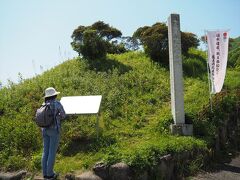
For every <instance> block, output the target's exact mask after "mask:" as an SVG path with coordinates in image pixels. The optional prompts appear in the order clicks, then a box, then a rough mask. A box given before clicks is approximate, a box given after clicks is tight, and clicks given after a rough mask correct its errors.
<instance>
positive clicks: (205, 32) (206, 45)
mask: <svg viewBox="0 0 240 180" xmlns="http://www.w3.org/2000/svg"><path fill="white" fill-rule="evenodd" d="M204 34H205V39H204V40H205V47H206V56H207V61H206V63H207V72H208V89H209V101H210V108H211V112H212V94H211V80H210V73H209V70H210V68H209V64H208V44H207V31H206V30H205V31H204Z"/></svg>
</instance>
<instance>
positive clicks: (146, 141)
mask: <svg viewBox="0 0 240 180" xmlns="http://www.w3.org/2000/svg"><path fill="white" fill-rule="evenodd" d="M191 58H193V59H194V61H198V62H196V63H197V64H199V62H200V63H202V64H204V58H205V55H204V53H203V52H200V51H198V50H191V52H190V55H189V57H188V58H187V60H188V61H192V60H191ZM194 61H193V63H192V64H191V63H189V64H188V68H189V69H190V70H188V69H185V71H188V72H187V73H185V76H184V89H185V90H184V92H185V95H184V100H185V111H186V117H187V119H188V120H190V121H193V123H196V122H199V121H198V114H199V113H200V112H201V111H202V110H203V109H204V108H203V107H204V106H207V105H209V92H208V91H209V89H208V80H207V74H206V73H204V72H202V70H201V73H194V74H192V71H191V69H193V67H191V66H194ZM238 76H239V71H238V70H236V69H229V70H228V72H227V77H226V83H225V85H224V89H225V90H226V89H227V90H230V91H232V90H235V89H236V88H239V85H240V80H239V78H237V77H238ZM169 81H170V80H169V70H168V69H166V68H164V67H162V66H160V65H158V64H155V63H152V61H151V60H150V59H149V58H148V57H146V55H145V54H144V53H141V52H137V53H136V52H129V53H125V54H121V55H108V57H107V59H106V60H95V61H93V62H91V63H88V62H86V61H85V60H82V59H80V58H76V59H73V60H68V61H66V62H64V63H63V64H61V65H59V66H56V67H54V68H52V69H50V70H48V71H46V72H44V73H43V74H42V75H39V76H37V77H35V78H32V79H26V80H23V81H21V82H19V83H18V84H13V83H10V84H9V85H8V87H5V88H3V89H1V90H0V99H1V101H0V123H1V126H0V167H1V168H0V169H2V170H17V169H20V168H27V169H29V170H31V171H34V170H39V168H40V159H41V151H42V150H41V149H42V147H41V146H42V142H41V141H42V140H41V132H40V130H39V128H38V127H37V126H36V125H35V124H34V122H33V120H34V115H35V111H36V108H37V107H39V106H40V104H41V103H42V101H43V98H42V97H43V96H44V89H45V88H47V87H49V86H53V87H55V88H56V89H57V90H58V91H60V92H61V94H60V96H59V97H58V98H59V99H60V98H61V96H70V95H71V96H73V95H98V94H101V95H102V96H103V100H102V106H101V109H100V112H101V113H100V117H99V119H100V136H99V139H97V138H96V129H95V125H96V124H95V123H96V117H95V116H83V115H81V116H72V117H70V118H69V119H68V120H66V121H64V122H63V124H62V135H61V142H60V147H59V152H58V156H57V161H56V170H57V171H60V172H62V173H67V172H73V171H74V172H76V171H82V170H84V169H86V168H91V167H92V165H94V163H96V162H97V161H104V162H106V163H108V164H112V163H115V162H119V161H123V162H126V163H128V164H129V165H131V166H134V167H136V168H137V169H142V168H145V167H149V166H153V165H154V164H156V162H157V159H158V158H159V157H160V156H162V155H165V154H168V153H172V154H175V153H179V152H181V151H185V150H189V151H192V150H194V149H202V150H206V148H207V146H208V144H209V141H208V140H207V138H203V137H202V136H200V135H199V134H196V136H195V137H178V136H172V135H170V134H169V125H170V124H171V123H172V121H173V120H172V116H171V110H170V82H169ZM231 102H232V101H231ZM205 122H206V123H205ZM207 122H208V117H205V119H203V121H201V122H200V123H199V124H200V125H199V126H196V131H195V132H201V133H200V134H202V135H206V136H209V137H210V138H211V137H212V136H211V135H212V134H211V133H210V131H212V130H214V127H215V124H214V122H213V123H212V125H211V124H210V126H209V125H208V124H207ZM206 127H208V128H206ZM8 157H11V158H8ZM16 159H18V161H16V163H13V162H15V160H16ZM17 162H21V163H17ZM193 169H194V167H193Z"/></svg>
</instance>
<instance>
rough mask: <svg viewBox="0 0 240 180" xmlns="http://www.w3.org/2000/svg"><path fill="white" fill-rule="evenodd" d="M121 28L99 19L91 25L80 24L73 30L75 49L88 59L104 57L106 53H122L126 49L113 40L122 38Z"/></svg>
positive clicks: (73, 45)
mask: <svg viewBox="0 0 240 180" xmlns="http://www.w3.org/2000/svg"><path fill="white" fill-rule="evenodd" d="M121 36H122V33H121V31H120V30H118V29H116V28H114V27H111V26H109V24H106V23H104V22H103V21H98V22H95V23H94V24H92V25H91V26H79V27H78V28H77V29H75V30H74V31H73V34H72V36H71V37H72V39H73V42H72V43H71V45H72V47H73V49H74V50H75V51H76V52H78V54H79V55H81V56H83V57H84V58H86V59H95V58H103V57H105V56H106V53H121V52H125V51H126V49H125V48H124V46H122V45H121V44H117V43H115V41H113V40H114V39H116V38H120V37H121Z"/></svg>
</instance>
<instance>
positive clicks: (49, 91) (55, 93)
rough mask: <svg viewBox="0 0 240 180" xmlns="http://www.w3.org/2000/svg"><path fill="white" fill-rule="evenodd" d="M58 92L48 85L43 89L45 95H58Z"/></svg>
mask: <svg viewBox="0 0 240 180" xmlns="http://www.w3.org/2000/svg"><path fill="white" fill-rule="evenodd" d="M59 93H60V92H57V91H56V90H55V89H54V88H53V87H49V88H47V89H46V90H45V96H44V98H46V97H51V96H55V95H58V94H59Z"/></svg>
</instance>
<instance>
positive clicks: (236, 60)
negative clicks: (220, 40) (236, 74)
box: [228, 37, 240, 69]
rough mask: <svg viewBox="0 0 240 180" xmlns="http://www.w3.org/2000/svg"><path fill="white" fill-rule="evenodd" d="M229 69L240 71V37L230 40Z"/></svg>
mask: <svg viewBox="0 0 240 180" xmlns="http://www.w3.org/2000/svg"><path fill="white" fill-rule="evenodd" d="M228 58H229V63H228V66H229V67H237V68H238V69H240V37H238V38H235V39H231V40H230V48H229V56H228Z"/></svg>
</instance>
